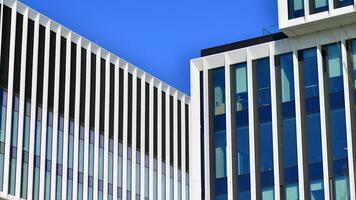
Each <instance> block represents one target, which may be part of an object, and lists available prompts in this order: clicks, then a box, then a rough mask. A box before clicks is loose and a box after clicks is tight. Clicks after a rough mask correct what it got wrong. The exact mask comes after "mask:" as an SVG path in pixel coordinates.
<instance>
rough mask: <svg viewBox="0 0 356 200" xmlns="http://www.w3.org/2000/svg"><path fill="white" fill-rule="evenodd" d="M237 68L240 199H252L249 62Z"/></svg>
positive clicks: (237, 65)
mask: <svg viewBox="0 0 356 200" xmlns="http://www.w3.org/2000/svg"><path fill="white" fill-rule="evenodd" d="M233 67H234V68H235V78H236V81H235V84H236V85H235V88H236V96H235V99H236V132H237V133H236V134H237V135H236V136H237V137H236V139H237V173H238V183H237V185H238V186H237V187H238V199H250V196H251V195H250V150H249V133H248V131H249V128H248V125H249V123H248V92H247V88H248V87H247V64H246V63H240V64H236V65H234V66H233Z"/></svg>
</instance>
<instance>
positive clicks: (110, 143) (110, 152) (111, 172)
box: [108, 138, 114, 185]
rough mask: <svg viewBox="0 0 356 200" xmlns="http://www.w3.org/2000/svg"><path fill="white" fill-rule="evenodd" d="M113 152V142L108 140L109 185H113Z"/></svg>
mask: <svg viewBox="0 0 356 200" xmlns="http://www.w3.org/2000/svg"><path fill="white" fill-rule="evenodd" d="M113 150H114V141H113V139H112V138H110V139H109V164H108V165H109V166H108V168H109V184H111V185H112V184H113Z"/></svg>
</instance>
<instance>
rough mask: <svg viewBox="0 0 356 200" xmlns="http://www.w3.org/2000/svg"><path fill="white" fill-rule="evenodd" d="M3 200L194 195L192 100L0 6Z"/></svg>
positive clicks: (47, 23) (23, 11)
mask: <svg viewBox="0 0 356 200" xmlns="http://www.w3.org/2000/svg"><path fill="white" fill-rule="evenodd" d="M0 7H1V9H0V13H1V14H0V44H1V45H0V56H1V57H0V62H1V64H0V102H1V110H0V119H1V121H0V199H34V200H37V199H40V200H42V199H45V200H47V199H57V200H59V199H62V200H67V199H73V200H76V199H78V200H80V199H94V200H101V199H105V200H106V199H109V200H110V199H125V200H126V199H140V200H144V199H157V200H163V199H167V200H168V199H179V200H180V199H182V200H186V199H189V169H190V167H189V153H188V152H189V145H188V144H189V138H188V135H189V113H190V112H189V110H190V98H189V97H188V96H186V95H184V94H183V93H181V92H179V91H177V90H176V89H174V88H172V87H170V86H169V85H167V84H165V83H163V82H162V81H160V80H158V79H156V78H155V77H153V76H151V75H149V74H147V73H145V72H144V71H142V70H140V69H138V68H136V67H135V66H133V65H131V64H130V63H128V62H126V61H124V60H123V59H121V58H119V57H117V56H115V55H113V54H112V53H110V52H108V51H106V50H104V49H103V48H101V47H99V46H97V45H95V44H94V43H92V42H90V41H88V40H87V39H85V38H83V37H81V36H80V35H78V34H76V33H74V32H72V31H70V30H68V29H66V28H65V27H63V26H61V25H59V24H58V23H56V22H54V21H52V20H51V19H48V18H47V17H45V16H43V15H41V14H39V13H38V12H36V11H34V10H32V9H31V8H29V7H27V6H26V5H24V4H22V3H20V2H18V1H14V0H1V1H0Z"/></svg>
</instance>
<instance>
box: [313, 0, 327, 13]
mask: <svg viewBox="0 0 356 200" xmlns="http://www.w3.org/2000/svg"><path fill="white" fill-rule="evenodd" d="M327 10H329V0H311V1H310V14H314V13H319V12H323V11H327Z"/></svg>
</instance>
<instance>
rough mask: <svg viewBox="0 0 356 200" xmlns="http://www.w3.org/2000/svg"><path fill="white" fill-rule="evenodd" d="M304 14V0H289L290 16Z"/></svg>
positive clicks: (295, 16) (292, 17) (294, 16)
mask: <svg viewBox="0 0 356 200" xmlns="http://www.w3.org/2000/svg"><path fill="white" fill-rule="evenodd" d="M302 16H304V0H288V18H289V19H294V18H297V17H302Z"/></svg>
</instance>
